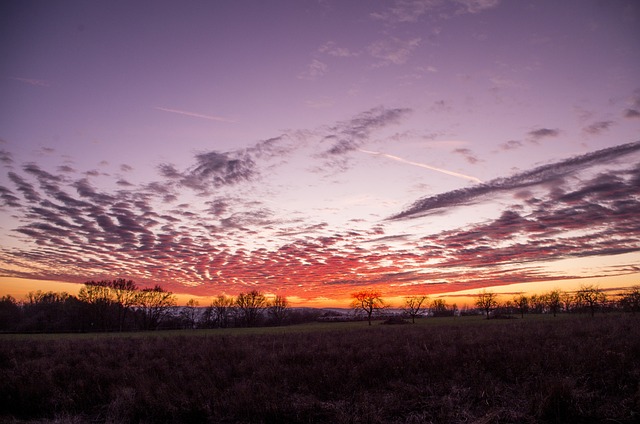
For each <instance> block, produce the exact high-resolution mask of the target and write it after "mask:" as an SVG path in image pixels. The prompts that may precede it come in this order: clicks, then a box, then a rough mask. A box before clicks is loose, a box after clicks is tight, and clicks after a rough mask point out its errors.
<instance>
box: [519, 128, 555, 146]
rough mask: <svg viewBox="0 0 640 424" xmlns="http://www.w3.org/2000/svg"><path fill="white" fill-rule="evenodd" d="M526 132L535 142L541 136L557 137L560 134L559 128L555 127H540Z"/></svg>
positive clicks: (540, 138) (541, 137)
mask: <svg viewBox="0 0 640 424" xmlns="http://www.w3.org/2000/svg"><path fill="white" fill-rule="evenodd" d="M527 134H528V135H529V137H530V139H531V141H532V142H534V143H537V142H538V141H540V140H542V139H543V138H549V137H557V136H558V135H559V134H560V130H558V129H557V128H555V129H552V128H540V129H537V130H533V131H529V132H528V133H527Z"/></svg>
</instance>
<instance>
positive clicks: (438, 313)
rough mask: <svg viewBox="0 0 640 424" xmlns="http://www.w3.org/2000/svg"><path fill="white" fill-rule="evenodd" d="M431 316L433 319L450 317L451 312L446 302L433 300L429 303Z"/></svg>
mask: <svg viewBox="0 0 640 424" xmlns="http://www.w3.org/2000/svg"><path fill="white" fill-rule="evenodd" d="M431 314H432V315H433V316H434V317H448V316H452V315H453V312H452V311H451V310H450V309H449V305H447V301H446V300H444V299H433V302H431Z"/></svg>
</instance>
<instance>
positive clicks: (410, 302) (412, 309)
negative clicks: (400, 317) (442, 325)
mask: <svg viewBox="0 0 640 424" xmlns="http://www.w3.org/2000/svg"><path fill="white" fill-rule="evenodd" d="M428 300H429V296H427V295H416V296H409V297H407V298H406V299H405V300H404V310H405V312H406V313H407V314H408V315H409V316H410V317H411V322H412V323H414V324H415V322H416V317H417V316H418V315H420V311H421V310H423V309H424V308H423V305H425V304H426V302H428Z"/></svg>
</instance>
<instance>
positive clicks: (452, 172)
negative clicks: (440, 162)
mask: <svg viewBox="0 0 640 424" xmlns="http://www.w3.org/2000/svg"><path fill="white" fill-rule="evenodd" d="M358 150H359V151H361V152H362V153H367V154H370V155H375V156H383V157H385V158H389V159H392V160H395V161H398V162H401V163H406V164H407V165H413V166H418V167H420V168H424V169H429V170H431V171H436V172H441V173H443V174H447V175H451V176H453V177H458V178H463V179H465V180H469V181H473V182H474V183H482V181H481V180H480V179H479V178H476V177H472V176H470V175H465V174H461V173H459V172H454V171H448V170H446V169H442V168H437V167H435V166H431V165H427V164H424V163H420V162H413V161H410V160H407V159H403V158H401V157H398V156H394V155H390V154H387V153H381V152H373V151H371V150H364V149H358Z"/></svg>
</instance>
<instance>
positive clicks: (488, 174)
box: [0, 0, 640, 306]
mask: <svg viewBox="0 0 640 424" xmlns="http://www.w3.org/2000/svg"><path fill="white" fill-rule="evenodd" d="M638 40H640V3H638V2H637V1H635V0H628V1H625V0H607V1H604V0H602V1H591V0H567V1H556V0H550V1H546V0H543V1H537V0H536V1H524V0H523V1H519V0H518V1H515V0H511V1H506V0H502V1H500V0H397V1H354V0H312V1H311V0H310V1H304V0H287V1H280V0H276V1H257V0H255V1H243V0H233V1H231V0H228V1H220V0H219V1H210V2H200V1H198V2H195V1H129V0H127V1H84V0H83V1H56V2H53V1H51V2H49V1H29V0H27V1H5V2H2V4H1V5H0V54H1V57H2V59H1V60H0V169H1V172H0V240H1V245H0V295H3V294H12V295H14V296H15V297H21V296H22V295H23V293H22V292H23V291H25V290H27V289H29V290H32V289H36V288H40V289H43V290H48V289H55V288H58V287H63V286H60V285H56V284H55V283H54V282H66V283H76V284H75V286H65V287H66V290H67V291H69V287H76V286H77V287H79V285H78V283H83V282H85V281H87V280H97V279H113V278H130V279H133V280H134V281H136V282H137V283H138V284H139V285H140V286H147V285H153V284H160V285H162V286H163V287H165V288H166V289H168V290H171V291H173V292H174V293H180V294H185V295H186V296H203V297H206V296H214V295H219V294H226V295H237V294H238V293H239V292H246V291H248V290H252V289H258V290H261V291H263V292H265V293H277V294H280V295H285V296H287V297H288V298H289V299H290V300H291V301H292V302H293V304H294V305H309V306H313V305H335V306H345V305H346V304H348V298H349V295H350V293H352V292H354V291H357V290H360V289H363V288H375V289H377V290H380V291H381V292H382V293H383V295H384V296H385V297H388V298H397V297H399V296H404V295H410V294H430V295H432V296H437V295H439V294H456V293H468V292H469V290H471V291H473V290H477V289H479V288H483V287H488V288H491V290H493V291H495V292H500V293H513V292H518V291H527V292H536V291H539V290H547V289H551V288H560V289H563V290H571V289H574V288H576V287H578V286H579V285H581V284H597V285H599V286H601V287H624V286H630V285H634V284H640V48H639V46H640V45H639V42H638ZM21 290H22V291H21Z"/></svg>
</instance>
